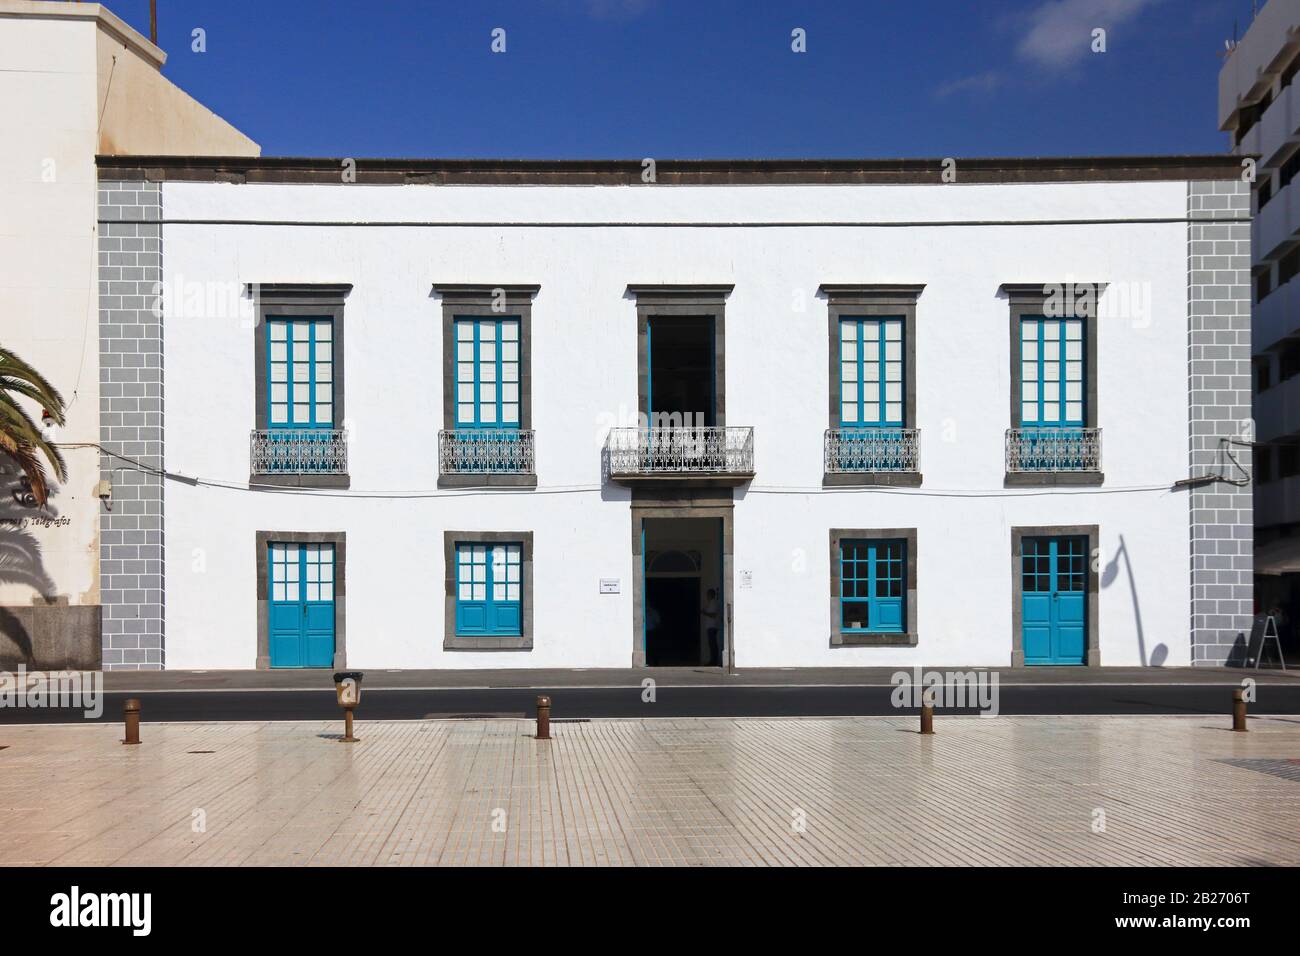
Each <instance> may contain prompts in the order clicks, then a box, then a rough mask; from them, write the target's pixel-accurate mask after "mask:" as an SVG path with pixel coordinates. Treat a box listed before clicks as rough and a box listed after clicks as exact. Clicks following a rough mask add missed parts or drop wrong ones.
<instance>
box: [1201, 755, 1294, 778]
mask: <svg viewBox="0 0 1300 956" xmlns="http://www.w3.org/2000/svg"><path fill="white" fill-rule="evenodd" d="M1219 763H1226V764H1227V765H1228V766H1230V767H1241V768H1242V769H1243V770H1256V771H1258V772H1259V773H1267V774H1271V775H1272V776H1274V777H1281V778H1282V779H1283V780H1292V781H1294V782H1296V783H1300V759H1296V758H1294V757H1292V758H1289V759H1288V758H1286V757H1228V758H1225V759H1222V760H1220V761H1219Z"/></svg>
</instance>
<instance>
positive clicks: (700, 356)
mask: <svg viewBox="0 0 1300 956" xmlns="http://www.w3.org/2000/svg"><path fill="white" fill-rule="evenodd" d="M647 336H648V338H649V353H650V368H649V370H648V371H649V382H648V390H647V397H648V399H649V402H648V404H649V412H650V416H651V418H650V425H651V427H655V428H691V427H700V426H709V425H716V424H717V408H716V405H717V402H716V401H715V399H716V396H715V395H714V385H713V372H714V354H713V342H714V339H713V319H712V318H711V317H709V316H660V315H656V316H652V317H651V318H650V320H649V325H648V328H647Z"/></svg>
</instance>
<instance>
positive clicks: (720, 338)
mask: <svg viewBox="0 0 1300 956" xmlns="http://www.w3.org/2000/svg"><path fill="white" fill-rule="evenodd" d="M733 289H735V286H734V285H731V284H727V283H717V284H707V285H698V284H689V285H652V284H629V285H628V287H627V292H628V295H630V296H631V297H632V298H633V299H634V300H636V392H637V411H638V412H640V414H641V417H642V420H643V421H645V422H646V423H647V424H653V423H651V422H650V418H649V416H650V338H649V329H650V319H651V318H652V317H654V316H665V317H678V318H700V319H703V318H708V319H711V320H712V321H713V423H714V425H715V426H716V427H718V428H725V427H726V425H727V297H728V296H729V295H731V292H732V290H733Z"/></svg>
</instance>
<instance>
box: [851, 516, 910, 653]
mask: <svg viewBox="0 0 1300 956" xmlns="http://www.w3.org/2000/svg"><path fill="white" fill-rule="evenodd" d="M900 538H901V539H902V540H903V541H905V542H907V559H906V561H904V562H903V565H904V574H906V576H907V586H906V587H905V588H904V589H903V593H904V602H905V603H906V605H907V629H906V630H905V631H904V632H903V633H901V634H888V633H879V634H873V633H855V632H852V631H848V632H846V631H845V630H844V628H843V621H842V618H841V616H840V572H839V564H840V543H841V542H842V541H844V540H845V539H849V540H872V539H875V540H886V539H900ZM829 554H830V566H829V577H830V612H831V639H830V646H831V647H916V645H917V642H918V640H919V636H918V635H919V631H918V626H917V621H918V617H919V609H918V608H917V600H916V596H917V579H916V529H915V528H831V529H830V551H829Z"/></svg>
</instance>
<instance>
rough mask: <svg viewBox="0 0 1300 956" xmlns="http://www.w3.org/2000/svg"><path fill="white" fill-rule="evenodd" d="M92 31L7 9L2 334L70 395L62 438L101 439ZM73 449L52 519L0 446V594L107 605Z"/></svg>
mask: <svg viewBox="0 0 1300 956" xmlns="http://www.w3.org/2000/svg"><path fill="white" fill-rule="evenodd" d="M27 6H32V7H36V6H38V5H36V4H29V5H27ZM8 9H9V8H8V6H4V7H0V13H7V12H8ZM95 32H96V27H95V22H94V21H93V20H70V19H63V20H59V19H55V20H49V19H23V18H16V17H9V16H0V64H3V69H0V129H3V130H5V131H6V133H5V136H4V139H5V145H4V148H3V149H0V263H3V264H4V265H3V268H0V342H3V343H4V345H5V347H6V348H9V349H12V350H13V351H14V352H16V353H17V354H18V355H20V356H22V358H24V359H26V360H27V361H28V362H30V363H31V364H32V365H34V366H35V367H36V368H37V369H39V370H40V371H41V372H42V373H43V374H44V375H45V377H46V378H47V379H49V381H50V382H51V383H52V384H53V385H54V386H55V388H57V389H58V390H59V391H60V392H61V393H62V394H63V398H64V400H65V402H67V403H68V416H67V418H68V421H67V426H66V427H65V428H63V429H60V430H59V431H58V434H57V436H56V437H57V440H58V441H60V442H66V443H88V442H97V441H99V338H98V335H97V327H98V303H97V299H96V288H97V286H96V282H95V231H94V227H95V143H96V135H97V134H96V128H95ZM28 411H29V412H30V413H31V414H32V415H33V417H36V418H38V417H39V416H40V413H41V410H40V408H38V407H36V406H35V405H34V404H31V405H29V406H28ZM64 457H65V459H66V461H67V465H68V481H67V482H66V483H65V484H63V485H62V486H61V487H59V486H58V483H57V482H54V484H53V485H52V495H51V498H50V502H49V505H48V506H47V509H46V514H45V515H44V516H43V515H42V514H41V513H40V512H38V511H35V510H33V509H30V508H24V507H20V506H18V505H17V504H15V502H14V499H13V497H12V495H11V491H12V490H13V489H14V488H15V487H16V486H17V483H18V480H19V478H20V477H21V474H20V472H19V471H18V469H17V467H16V466H14V465H12V464H11V463H10V461H9V459H7V458H5V457H4V456H0V521H3V524H0V551H3V552H4V557H3V559H0V605H13V606H21V605H31V604H32V602H33V599H34V598H36V597H37V596H38V595H41V596H43V597H45V598H48V599H51V600H55V599H65V600H66V601H67V602H68V603H69V604H73V605H79V604H98V603H99V574H98V568H99V500H98V499H97V498H96V497H95V494H94V491H95V484H96V482H97V481H98V480H99V453H98V452H97V451H95V450H94V449H93V448H80V449H77V448H69V449H67V450H66V451H65V453H64ZM47 473H48V474H49V475H50V478H51V479H52V480H53V473H52V471H50V470H49V469H47ZM43 517H49V518H52V519H54V523H53V524H48V525H46V524H43V523H39V522H40V519H42V518H43ZM33 549H34V550H33ZM33 555H34V556H35V557H32V556H33Z"/></svg>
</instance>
